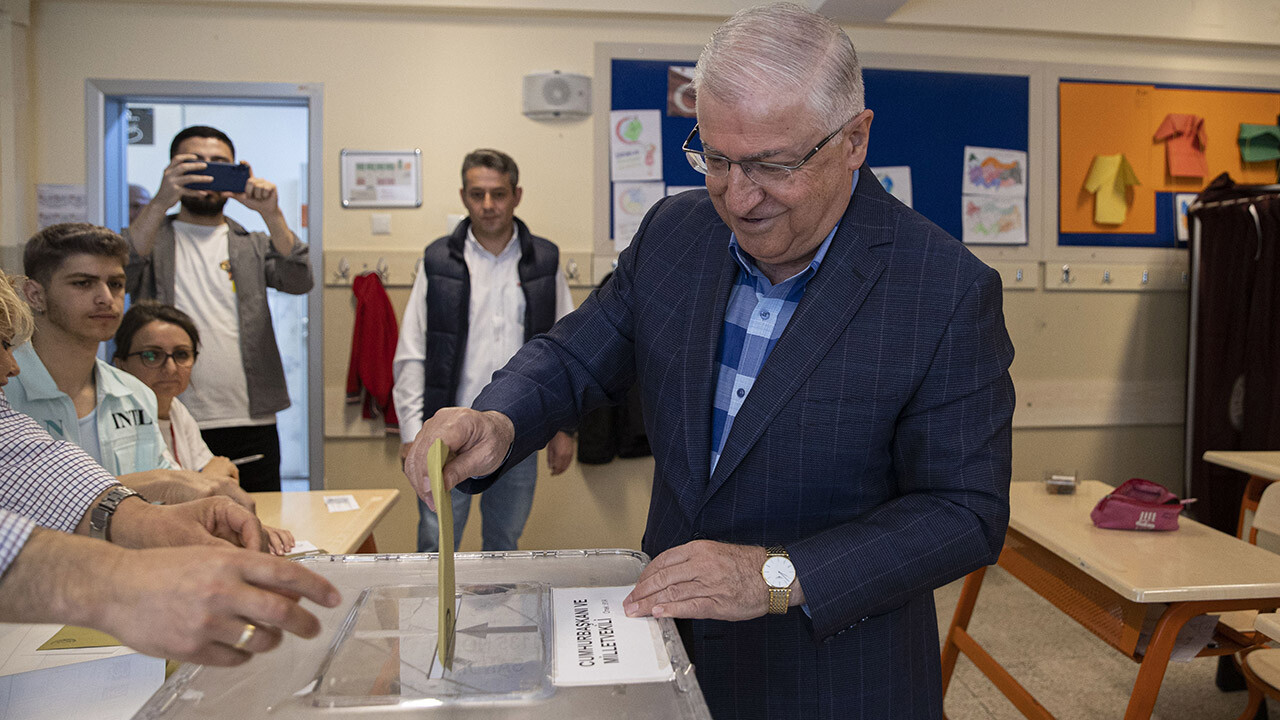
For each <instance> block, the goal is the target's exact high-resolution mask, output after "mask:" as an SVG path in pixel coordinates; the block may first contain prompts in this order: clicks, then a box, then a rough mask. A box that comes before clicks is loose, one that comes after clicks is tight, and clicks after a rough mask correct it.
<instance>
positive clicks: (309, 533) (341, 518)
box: [250, 488, 400, 555]
mask: <svg viewBox="0 0 1280 720" xmlns="http://www.w3.org/2000/svg"><path fill="white" fill-rule="evenodd" d="M250 494H251V495H252V496H253V500H254V502H256V503H257V504H258V518H259V519H260V520H262V524H264V525H274V526H275V527H280V528H284V529H285V530H288V531H289V532H291V533H293V536H294V537H295V538H297V539H298V540H310V541H311V542H313V543H315V545H316V547H318V548H321V549H323V550H325V551H326V552H329V553H332V554H334V555H345V554H347V553H353V552H359V553H371V552H377V550H378V549H377V547H376V546H375V545H374V542H373V527H374V526H375V525H377V524H378V521H379V520H381V519H382V516H383V515H386V514H387V511H388V510H390V509H391V506H392V505H394V504H395V503H396V499H397V498H399V497H400V491H399V490H396V489H392V488H387V489H376V490H312V491H310V492H288V493H278V492H258V493H250ZM335 495H351V496H352V497H354V498H355V499H356V503H357V504H358V505H359V506H360V509H359V510H348V511H345V512H329V509H328V507H326V506H325V504H324V498H325V496H335Z"/></svg>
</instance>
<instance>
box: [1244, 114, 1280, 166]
mask: <svg viewBox="0 0 1280 720" xmlns="http://www.w3.org/2000/svg"><path fill="white" fill-rule="evenodd" d="M1238 142H1239V144H1240V159H1241V160H1243V161H1245V162H1264V161H1266V160H1280V125H1254V124H1252V123H1240V138H1239V140H1238Z"/></svg>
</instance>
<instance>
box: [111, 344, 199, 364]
mask: <svg viewBox="0 0 1280 720" xmlns="http://www.w3.org/2000/svg"><path fill="white" fill-rule="evenodd" d="M134 355H137V356H138V359H139V360H141V361H142V366H143V367H149V368H158V367H160V366H161V365H164V363H165V361H166V360H168V359H169V358H173V364H174V365H177V366H178V367H191V366H192V365H195V364H196V352H195V351H194V350H188V349H187V348H178V349H177V350H174V351H173V352H171V353H167V352H162V351H160V350H139V351H138V352H132V353H129V354H128V355H125V357H127V358H131V357H133V356H134Z"/></svg>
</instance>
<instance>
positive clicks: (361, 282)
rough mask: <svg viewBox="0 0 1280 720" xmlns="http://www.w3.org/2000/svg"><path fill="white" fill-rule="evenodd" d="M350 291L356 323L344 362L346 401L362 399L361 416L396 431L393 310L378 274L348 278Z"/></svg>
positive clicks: (396, 331) (397, 429) (396, 336)
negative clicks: (345, 364)
mask: <svg viewBox="0 0 1280 720" xmlns="http://www.w3.org/2000/svg"><path fill="white" fill-rule="evenodd" d="M351 292H352V294H354V295H355V296H356V323H355V329H354V330H353V331H352V333H351V361H350V363H349V364H348V365H347V402H348V403H358V402H360V401H361V399H363V400H364V412H363V413H362V416H363V417H365V418H367V419H373V418H377V417H382V418H384V419H385V421H386V426H387V432H388V433H389V434H396V433H398V432H399V429H400V421H399V420H398V419H397V418H396V407H395V403H393V402H392V400H391V389H392V386H393V385H394V384H395V378H394V377H393V375H392V373H391V360H392V358H393V357H395V354H396V341H397V339H399V336H400V331H399V326H398V325H397V323H396V313H395V310H393V309H392V308H391V299H390V298H388V297H387V291H386V289H385V288H383V287H382V281H381V280H380V279H379V278H378V275H377V273H371V272H370V273H364V274H361V275H357V276H356V278H355V279H354V280H352V281H351Z"/></svg>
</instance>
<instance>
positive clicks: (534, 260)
mask: <svg viewBox="0 0 1280 720" xmlns="http://www.w3.org/2000/svg"><path fill="white" fill-rule="evenodd" d="M515 223H516V240H517V242H519V243H520V263H519V265H518V266H517V268H518V269H517V271H518V272H519V274H520V286H521V289H523V290H524V299H525V306H524V340H525V342H529V340H530V339H531V338H532V337H533V336H534V335H537V334H538V333H544V332H546V331H548V330H550V329H551V326H552V325H554V324H555V322H556V273H558V272H559V270H560V250H559V249H558V248H557V247H556V246H555V244H554V243H552V242H551V241H550V240H547V239H545V238H540V237H537V236H535V235H531V234H530V233H529V228H528V227H527V226H526V225H525V224H524V222H522V221H521V220H520V218H515ZM470 227H471V220H470V219H467V218H464V219H463V220H462V222H460V223H458V227H456V228H454V231H453V234H452V235H446V236H444V237H442V238H440V239H439V240H436V241H435V242H433V243H431V244H430V245H428V246H427V249H426V252H424V253H423V256H422V271H423V272H424V273H426V275H427V359H426V388H425V396H424V398H423V400H424V403H423V407H422V419H423V420H426V419H427V418H430V417H431V416H432V415H434V414H435V413H436V411H437V410H439V409H440V408H443V407H451V406H453V405H454V404H455V403H456V402H457V397H458V382H459V381H460V379H461V377H462V361H463V355H464V353H466V351H467V330H468V328H467V320H468V317H469V313H470V310H471V275H470V273H469V272H467V263H466V261H465V260H464V259H463V246H464V244H465V243H466V241H467V229H468V228H470Z"/></svg>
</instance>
